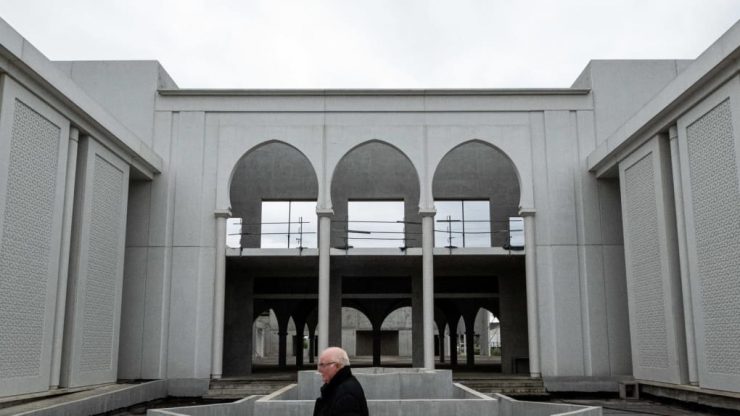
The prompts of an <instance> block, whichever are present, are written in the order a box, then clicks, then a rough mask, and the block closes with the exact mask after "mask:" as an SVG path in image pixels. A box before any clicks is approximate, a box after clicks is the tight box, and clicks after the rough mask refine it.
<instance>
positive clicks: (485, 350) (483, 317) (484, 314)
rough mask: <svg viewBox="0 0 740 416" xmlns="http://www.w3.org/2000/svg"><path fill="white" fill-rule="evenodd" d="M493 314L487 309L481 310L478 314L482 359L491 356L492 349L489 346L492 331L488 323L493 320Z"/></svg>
mask: <svg viewBox="0 0 740 416" xmlns="http://www.w3.org/2000/svg"><path fill="white" fill-rule="evenodd" d="M490 316H491V313H490V312H489V311H488V310H486V309H481V310H480V312H479V313H478V334H479V335H478V341H479V344H480V355H481V357H490V356H491V347H490V346H489V345H488V339H489V338H490V331H489V327H488V321H489V320H490V319H491V317H490Z"/></svg>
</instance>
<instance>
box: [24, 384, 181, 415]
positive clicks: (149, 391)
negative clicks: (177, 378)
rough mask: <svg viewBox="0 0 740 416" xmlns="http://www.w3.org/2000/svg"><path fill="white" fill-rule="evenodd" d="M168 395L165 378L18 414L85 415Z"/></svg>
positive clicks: (121, 407)
mask: <svg viewBox="0 0 740 416" xmlns="http://www.w3.org/2000/svg"><path fill="white" fill-rule="evenodd" d="M166 396H167V382H166V381H165V380H156V381H149V382H146V383H142V384H132V385H130V386H123V387H122V388H121V389H118V390H115V391H108V392H104V393H101V394H98V395H93V396H89V397H85V398H81V399H79V400H72V401H68V402H63V403H59V404H57V405H53V406H48V407H44V408H42V409H36V410H31V411H27V412H23V413H19V414H18V415H22V416H84V415H96V414H100V413H105V412H110V411H113V410H117V409H123V408H126V407H129V406H133V405H135V404H138V403H142V402H148V401H150V400H155V399H160V398H162V397H166Z"/></svg>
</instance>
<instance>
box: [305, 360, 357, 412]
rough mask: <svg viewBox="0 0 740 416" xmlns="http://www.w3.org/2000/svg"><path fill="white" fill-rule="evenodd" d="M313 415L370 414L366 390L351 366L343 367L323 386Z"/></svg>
mask: <svg viewBox="0 0 740 416" xmlns="http://www.w3.org/2000/svg"><path fill="white" fill-rule="evenodd" d="M313 415H314V416H368V411H367V400H365V392H364V391H363V390H362V386H361V385H360V383H359V382H358V381H357V379H356V378H355V376H353V375H352V371H350V369H349V367H342V368H341V369H340V370H339V371H337V373H336V374H334V377H332V379H331V380H329V383H327V384H324V385H323V386H322V387H321V397H319V398H318V399H316V405H315V406H314V408H313Z"/></svg>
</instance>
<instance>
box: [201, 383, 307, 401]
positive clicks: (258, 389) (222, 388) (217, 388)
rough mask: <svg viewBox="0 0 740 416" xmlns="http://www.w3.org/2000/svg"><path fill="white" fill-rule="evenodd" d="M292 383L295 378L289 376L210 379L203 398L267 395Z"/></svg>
mask: <svg viewBox="0 0 740 416" xmlns="http://www.w3.org/2000/svg"><path fill="white" fill-rule="evenodd" d="M292 383H295V380H292V379H289V378H279V379H275V378H265V379H248V380H236V379H234V380H230V379H225V380H224V379H221V380H211V385H210V386H209V388H208V392H207V393H206V394H205V395H204V396H203V398H204V399H206V400H238V399H243V398H244V397H247V396H252V395H267V394H270V393H272V392H274V391H276V390H279V389H281V388H283V387H285V386H287V385H288V384H292Z"/></svg>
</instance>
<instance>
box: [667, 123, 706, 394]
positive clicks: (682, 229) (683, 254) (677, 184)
mask: <svg viewBox="0 0 740 416" xmlns="http://www.w3.org/2000/svg"><path fill="white" fill-rule="evenodd" d="M668 135H669V137H670V144H671V170H672V175H673V198H674V205H675V209H676V231H677V232H676V236H677V237H678V262H679V269H680V273H681V292H682V296H683V316H684V325H685V329H686V357H687V359H688V364H689V365H688V370H689V383H690V384H692V385H694V386H698V385H699V372H698V370H697V359H696V335H695V333H694V308H693V301H692V299H691V286H690V282H689V265H688V254H687V244H688V243H687V241H686V219H685V217H684V211H683V187H682V180H681V160H680V158H679V154H678V151H679V150H678V140H677V139H678V129H677V128H676V126H671V127H670V129H669V130H668Z"/></svg>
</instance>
